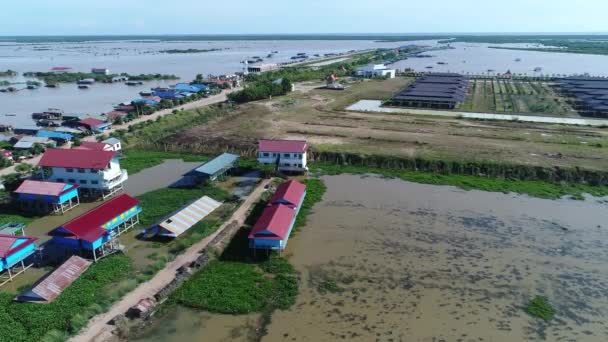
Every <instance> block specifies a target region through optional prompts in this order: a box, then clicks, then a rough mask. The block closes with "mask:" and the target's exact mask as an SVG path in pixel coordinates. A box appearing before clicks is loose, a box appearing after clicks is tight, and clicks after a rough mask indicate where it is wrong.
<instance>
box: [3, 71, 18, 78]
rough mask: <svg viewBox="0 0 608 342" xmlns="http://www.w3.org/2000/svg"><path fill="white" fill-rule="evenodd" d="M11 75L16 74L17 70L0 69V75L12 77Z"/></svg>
mask: <svg viewBox="0 0 608 342" xmlns="http://www.w3.org/2000/svg"><path fill="white" fill-rule="evenodd" d="M13 76H17V72H16V71H15V70H11V69H8V70H5V71H0V77H13Z"/></svg>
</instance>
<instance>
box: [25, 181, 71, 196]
mask: <svg viewBox="0 0 608 342" xmlns="http://www.w3.org/2000/svg"><path fill="white" fill-rule="evenodd" d="M77 187H78V185H75V184H65V183H56V182H41V181H35V180H29V179H27V180H25V181H23V183H21V185H20V186H19V187H18V188H17V190H15V193H17V194H33V195H40V196H61V195H63V194H64V193H67V192H70V191H72V190H74V189H75V188H77Z"/></svg>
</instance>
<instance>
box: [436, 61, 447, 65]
mask: <svg viewBox="0 0 608 342" xmlns="http://www.w3.org/2000/svg"><path fill="white" fill-rule="evenodd" d="M437 64H439V65H446V64H448V63H446V62H437Z"/></svg>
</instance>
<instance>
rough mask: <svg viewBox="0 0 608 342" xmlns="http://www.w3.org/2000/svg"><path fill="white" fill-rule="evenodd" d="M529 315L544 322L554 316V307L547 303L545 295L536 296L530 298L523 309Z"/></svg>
mask: <svg viewBox="0 0 608 342" xmlns="http://www.w3.org/2000/svg"><path fill="white" fill-rule="evenodd" d="M524 310H525V311H526V312H527V313H528V314H529V315H531V316H534V317H539V318H542V319H543V320H545V321H546V322H548V321H550V320H552V319H553V317H554V316H555V308H553V306H552V305H551V303H549V300H548V299H547V297H543V296H536V297H534V298H532V300H530V302H529V303H528V305H526V307H525V309H524Z"/></svg>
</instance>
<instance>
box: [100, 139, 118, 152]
mask: <svg viewBox="0 0 608 342" xmlns="http://www.w3.org/2000/svg"><path fill="white" fill-rule="evenodd" d="M102 142H103V143H104V144H108V145H110V146H112V151H115V152H118V151H120V150H122V144H121V143H120V140H118V139H116V138H109V139H106V140H104V141H102Z"/></svg>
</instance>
